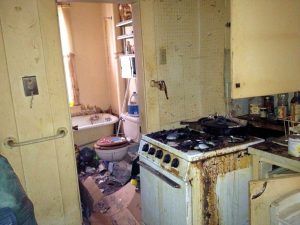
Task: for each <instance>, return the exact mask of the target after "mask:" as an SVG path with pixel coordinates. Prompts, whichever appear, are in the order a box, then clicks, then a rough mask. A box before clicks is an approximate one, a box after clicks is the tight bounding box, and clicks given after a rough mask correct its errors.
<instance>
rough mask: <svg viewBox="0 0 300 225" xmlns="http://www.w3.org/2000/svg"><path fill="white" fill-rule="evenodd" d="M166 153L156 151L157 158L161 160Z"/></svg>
mask: <svg viewBox="0 0 300 225" xmlns="http://www.w3.org/2000/svg"><path fill="white" fill-rule="evenodd" d="M163 155H164V153H163V151H162V150H157V151H156V154H155V157H156V158H158V159H161V158H162V157H163Z"/></svg>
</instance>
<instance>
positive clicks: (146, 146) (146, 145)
mask: <svg viewBox="0 0 300 225" xmlns="http://www.w3.org/2000/svg"><path fill="white" fill-rule="evenodd" d="M148 149H149V145H148V144H144V146H143V148H142V151H143V152H147V151H148Z"/></svg>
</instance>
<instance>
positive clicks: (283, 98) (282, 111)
mask: <svg viewBox="0 0 300 225" xmlns="http://www.w3.org/2000/svg"><path fill="white" fill-rule="evenodd" d="M287 116H288V94H287V93H282V94H279V95H278V102H277V119H281V120H284V119H286V117H287Z"/></svg>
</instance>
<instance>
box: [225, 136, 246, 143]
mask: <svg viewBox="0 0 300 225" xmlns="http://www.w3.org/2000/svg"><path fill="white" fill-rule="evenodd" d="M227 139H228V143H243V142H244V141H245V140H246V137H237V136H229V137H227Z"/></svg>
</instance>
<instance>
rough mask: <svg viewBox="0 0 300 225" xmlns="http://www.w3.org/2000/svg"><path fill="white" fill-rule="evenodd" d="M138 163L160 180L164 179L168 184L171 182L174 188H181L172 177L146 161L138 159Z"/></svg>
mask: <svg viewBox="0 0 300 225" xmlns="http://www.w3.org/2000/svg"><path fill="white" fill-rule="evenodd" d="M138 164H139V165H140V166H141V167H143V168H144V169H145V170H147V171H149V172H150V173H152V174H153V175H154V176H156V177H158V178H159V179H160V180H163V181H164V182H166V183H167V184H169V185H170V186H171V187H173V188H180V185H179V184H177V183H176V182H174V181H173V180H171V179H170V178H168V177H166V176H165V175H163V174H162V173H160V172H158V171H157V170H155V169H153V168H152V167H151V166H148V165H147V164H146V163H144V162H141V161H138Z"/></svg>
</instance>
